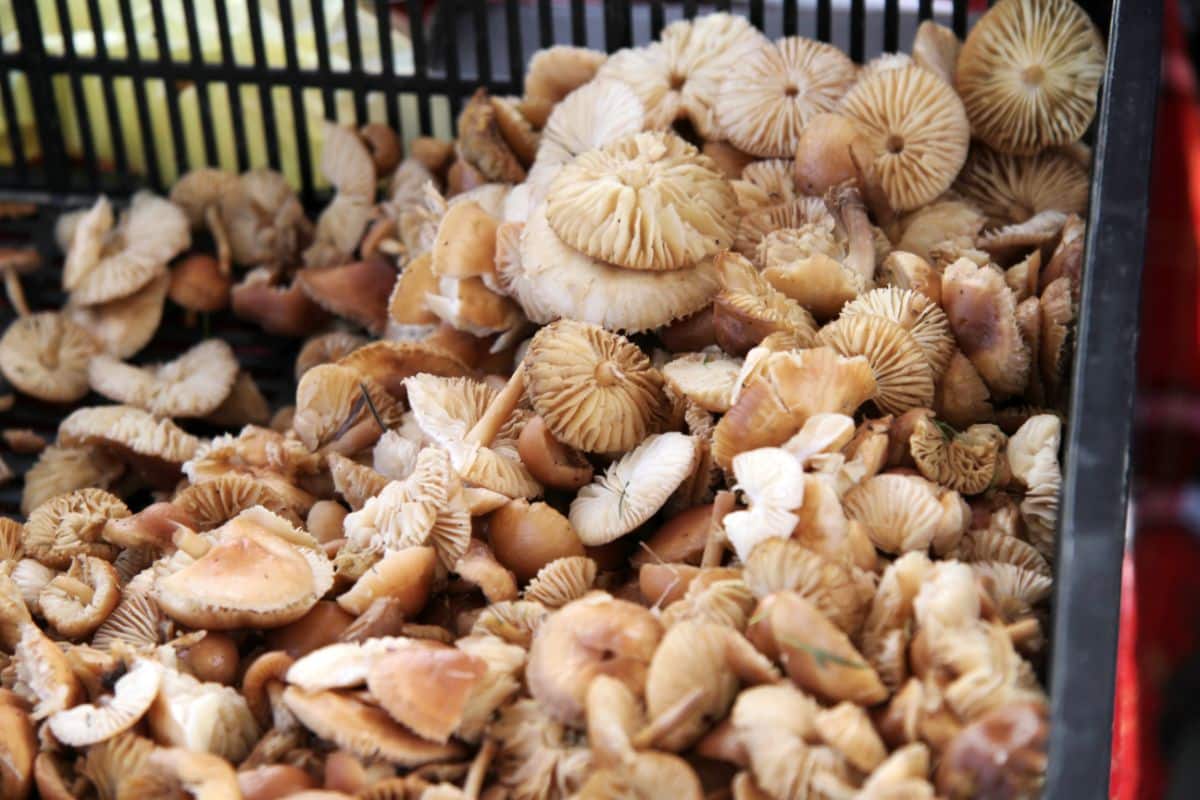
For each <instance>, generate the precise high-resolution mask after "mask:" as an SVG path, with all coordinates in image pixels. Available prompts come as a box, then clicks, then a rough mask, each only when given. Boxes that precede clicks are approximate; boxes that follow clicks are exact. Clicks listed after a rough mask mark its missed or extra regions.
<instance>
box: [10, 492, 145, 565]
mask: <svg viewBox="0 0 1200 800" xmlns="http://www.w3.org/2000/svg"><path fill="white" fill-rule="evenodd" d="M128 516H129V509H128V507H126V505H125V503H123V502H122V501H121V499H120V498H119V497H117V496H116V495H112V494H109V493H108V492H106V491H104V490H102V489H78V490H76V491H73V492H70V493H68V494H60V495H57V496H56V497H52V498H51V499H49V500H47V501H46V502H44V503H42V504H41V505H39V506H37V507H36V508H34V509H33V510H32V511H31V512H30V513H29V519H28V521H26V523H25V535H24V545H25V554H26V555H27V556H29V557H31V558H36V559H37V560H38V561H40V562H42V563H43V564H45V565H46V566H48V567H54V568H55V569H66V568H67V566H68V565H69V564H70V563H71V559H72V558H73V557H74V556H76V555H89V556H95V557H98V558H105V559H111V558H113V557H114V556H115V555H116V550H115V549H114V548H113V547H112V546H111V545H110V544H109V543H108V542H105V541H103V540H102V539H101V538H100V534H101V531H102V530H103V529H104V524H105V523H106V522H108V521H109V520H111V519H122V518H124V517H128Z"/></svg>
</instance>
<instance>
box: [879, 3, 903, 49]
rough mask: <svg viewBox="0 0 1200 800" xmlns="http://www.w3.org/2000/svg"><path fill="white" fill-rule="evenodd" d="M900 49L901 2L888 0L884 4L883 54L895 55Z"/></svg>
mask: <svg viewBox="0 0 1200 800" xmlns="http://www.w3.org/2000/svg"><path fill="white" fill-rule="evenodd" d="M899 49H900V0H886V2H884V4H883V52H885V53H894V52H896V51H897V50H899Z"/></svg>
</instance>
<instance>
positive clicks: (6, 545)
mask: <svg viewBox="0 0 1200 800" xmlns="http://www.w3.org/2000/svg"><path fill="white" fill-rule="evenodd" d="M24 535H25V527H24V526H23V525H22V524H21V523H19V522H17V521H16V520H15V519H9V518H8V517H0V559H2V560H4V561H11V562H13V563H16V562H17V561H20V560H21V556H23V555H24V554H25V545H24V543H23V542H22V541H21V540H22V539H23V538H24Z"/></svg>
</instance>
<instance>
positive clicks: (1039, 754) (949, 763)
mask: <svg viewBox="0 0 1200 800" xmlns="http://www.w3.org/2000/svg"><path fill="white" fill-rule="evenodd" d="M1047 737H1048V725H1047V721H1046V708H1045V706H1044V705H1043V704H1041V703H1014V704H1012V705H1007V706H1001V707H999V708H996V709H994V710H992V711H991V712H989V713H987V714H985V715H983V716H981V717H980V718H979V719H977V720H975V721H974V722H973V723H972V724H971V725H968V726H966V727H965V728H963V729H962V731H961V732H960V733H959V734H958V735H957V736H955V737H954V738H953V739H952V740H951V741H950V744H949V745H948V746H947V748H946V749H945V751H944V752H943V753H942V757H941V760H940V763H939V764H938V767H937V772H936V780H937V787H938V791H939V792H940V793H941V794H943V795H945V796H946V797H950V798H955V799H956V800H957V799H958V798H966V797H973V796H977V795H978V793H980V792H994V793H996V794H1005V795H1008V794H1011V795H1019V794H1022V793H1026V794H1027V793H1031V792H1037V791H1040V790H1041V787H1042V782H1043V780H1044V775H1045V770H1046V747H1047V741H1046V740H1047Z"/></svg>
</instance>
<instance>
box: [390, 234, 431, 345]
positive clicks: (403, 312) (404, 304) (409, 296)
mask: <svg viewBox="0 0 1200 800" xmlns="http://www.w3.org/2000/svg"><path fill="white" fill-rule="evenodd" d="M432 263H433V255H432V254H431V253H429V252H425V253H422V254H421V255H419V256H417V257H416V258H413V259H412V260H410V261H409V262H408V263H407V264H406V265H405V266H404V269H403V270H402V271H401V272H400V274H399V276H397V278H396V283H395V285H394V286H393V287H392V293H391V295H390V296H389V297H388V324H387V336H388V338H389V339H393V340H408V339H419V338H421V337H422V336H425V335H427V334H428V333H430V332H431V331H432V330H433V328H434V326H436V325H437V323H438V316H437V315H436V314H434V313H433V312H432V311H430V310H429V309H428V308H427V307H426V305H425V294H426V293H427V292H436V291H437V289H438V280H437V277H436V276H434V274H433V270H432Z"/></svg>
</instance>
